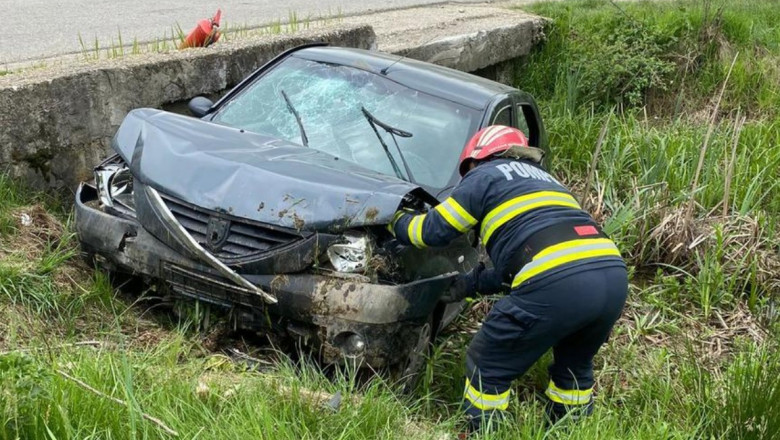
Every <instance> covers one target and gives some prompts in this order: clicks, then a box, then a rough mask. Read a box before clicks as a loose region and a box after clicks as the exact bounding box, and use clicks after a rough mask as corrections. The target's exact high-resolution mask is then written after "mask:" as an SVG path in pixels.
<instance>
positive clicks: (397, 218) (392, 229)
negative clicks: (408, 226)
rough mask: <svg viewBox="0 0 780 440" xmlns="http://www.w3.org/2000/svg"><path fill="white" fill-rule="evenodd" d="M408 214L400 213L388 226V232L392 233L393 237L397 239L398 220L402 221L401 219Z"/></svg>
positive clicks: (396, 214)
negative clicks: (396, 226) (396, 227)
mask: <svg viewBox="0 0 780 440" xmlns="http://www.w3.org/2000/svg"><path fill="white" fill-rule="evenodd" d="M406 214H408V213H407V212H403V211H398V212H396V213H395V215H394V216H393V219H392V220H391V221H390V223H389V224H388V225H387V230H388V231H390V233H391V234H393V237H395V224H396V223H398V220H401V217H403V216H405V215H406Z"/></svg>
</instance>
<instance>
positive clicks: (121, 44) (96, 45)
mask: <svg viewBox="0 0 780 440" xmlns="http://www.w3.org/2000/svg"><path fill="white" fill-rule="evenodd" d="M342 19H343V13H342V11H341V8H339V9H337V10H336V12H333V11H331V10H328V12H327V13H326V14H321V15H319V16H317V17H314V16H312V15H307V16H306V17H301V16H300V15H299V14H298V13H297V12H296V11H292V10H291V11H290V12H289V13H288V15H287V19H286V20H283V19H282V18H277V19H274V20H271V21H270V22H268V23H266V24H263V25H259V26H258V25H250V24H248V23H246V22H243V23H240V22H235V23H234V22H228V21H226V20H222V25H221V26H220V32H221V34H222V35H221V40H222V41H233V40H240V39H246V38H253V37H262V36H269V35H280V34H295V33H298V32H301V31H305V30H309V29H310V28H312V27H315V28H318V27H327V26H330V25H331V24H332V23H334V22H335V23H339V22H341V20H342ZM189 29H190V28H187V29H183V28H182V27H181V25H180V24H179V23H176V25H174V26H172V27H171V30H170V33H168V31H166V32H164V33H163V35H162V36H161V37H157V38H155V39H154V40H151V41H149V42H145V43H143V42H139V41H138V38H137V37H135V38H133V41H132V44H127V42H126V40H123V38H122V31H121V29H117V35H116V37H110V38H109V39H108V41H107V42H105V41H101V40H100V39H99V38H98V37H97V36H96V37H95V38H94V40H91V41H87V40H85V39H84V37H83V36H82V35H81V33H80V32H79V33H78V41H79V47H80V52H81V56H82V58H83V59H84V60H85V61H95V60H99V59H115V58H122V57H125V56H127V55H141V54H144V53H168V52H171V51H176V50H178V48H179V47H180V45H181V43H182V42H183V41H184V40H185V38H186V36H187V34H188V33H189Z"/></svg>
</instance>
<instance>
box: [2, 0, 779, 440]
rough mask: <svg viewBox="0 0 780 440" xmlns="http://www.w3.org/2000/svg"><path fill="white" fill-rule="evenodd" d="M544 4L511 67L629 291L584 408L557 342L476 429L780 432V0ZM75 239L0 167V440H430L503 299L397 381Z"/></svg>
mask: <svg viewBox="0 0 780 440" xmlns="http://www.w3.org/2000/svg"><path fill="white" fill-rule="evenodd" d="M532 9H533V10H534V11H535V12H537V13H540V14H542V15H546V16H548V17H552V18H553V19H554V22H553V23H552V24H551V25H550V27H549V28H548V31H547V32H548V42H547V44H546V45H545V46H543V47H542V48H541V49H540V50H539V51H538V52H536V53H535V54H533V55H532V56H531V57H530V59H529V60H528V62H527V63H526V64H525V65H524V66H523V68H522V69H521V74H520V75H519V77H518V85H519V86H520V87H521V88H523V89H525V90H528V91H530V92H532V93H534V94H535V95H537V96H538V97H539V98H540V99H541V102H540V105H541V108H542V109H543V111H544V113H545V114H544V116H545V121H546V124H547V128H548V130H549V132H550V144H551V147H552V151H553V158H552V163H553V164H554V165H555V167H556V172H557V173H558V174H559V175H560V176H561V177H563V178H565V179H566V180H567V181H568V182H569V183H571V184H572V186H573V187H574V188H575V191H576V193H577V195H578V196H579V197H581V198H582V199H583V201H584V203H585V204H586V206H587V207H588V209H590V210H591V211H592V212H594V214H595V215H597V216H598V217H599V219H601V220H602V221H603V222H604V223H605V225H606V228H607V230H608V231H609V232H610V233H611V234H612V236H613V237H614V238H615V239H616V240H617V241H618V243H619V244H620V247H621V249H622V250H623V253H624V254H625V256H626V258H627V260H628V261H629V264H630V265H631V267H632V290H631V297H630V300H629V304H628V307H627V309H626V312H625V314H624V316H623V318H622V319H621V321H620V323H619V324H618V326H617V327H616V328H615V332H614V334H613V336H612V339H611V341H610V343H609V344H608V345H607V346H606V347H605V348H604V350H603V351H602V353H600V355H599V356H598V357H597V359H596V376H597V390H598V400H597V409H596V412H595V413H594V415H593V416H592V417H591V418H589V419H587V420H585V421H584V422H582V423H580V424H578V425H567V424H564V425H560V426H556V427H554V428H552V429H549V430H548V429H547V428H546V427H545V424H544V420H543V415H542V414H543V411H542V404H543V401H544V400H543V397H542V394H541V393H542V392H543V390H544V387H545V385H546V371H545V365H546V364H547V363H548V362H549V361H550V356H549V355H548V356H546V357H545V358H544V359H543V360H542V361H540V362H539V363H538V364H537V365H535V366H534V368H533V369H532V370H531V371H530V372H529V374H527V375H526V376H525V377H524V378H522V379H521V380H519V381H518V382H517V384H516V386H515V393H514V395H513V402H512V407H511V415H510V420H509V422H508V423H507V424H506V425H505V426H504V427H503V428H502V429H500V430H498V431H496V432H495V433H492V434H488V435H486V436H484V438H496V439H504V438H506V439H509V438H518V437H519V438H538V439H542V438H553V439H556V438H561V439H563V438H574V439H594V438H642V439H645V438H647V439H656V438H657V439H699V438H707V439H771V438H778V437H780V382H778V381H777V380H776V378H777V377H778V375H780V352H779V351H778V350H777V342H776V341H777V340H778V336H780V319H778V314H777V300H778V294H780V256H779V255H778V252H779V250H780V242H779V241H778V237H780V234H778V222H779V220H780V189H779V188H778V183H777V182H778V177H780V175H778V172H779V171H778V170H780V150H779V149H778V148H777V145H778V144H779V143H780V142H779V141H780V114H778V113H777V109H778V108H780V107H778V104H779V99H780V98H778V97H779V96H780V80H779V79H780V76H778V67H777V66H778V62H777V60H778V59H779V58H778V56H779V55H780V27H779V25H778V24H777V23H780V11H778V10H777V8H776V7H775V5H774V1H773V0H746V1H742V2H725V1H723V2H720V3H717V2H702V1H684V2H680V1H669V2H657V3H652V4H650V3H648V2H630V3H617V6H616V5H615V4H613V3H612V2H609V1H601V0H598V1H596V0H582V1H567V2H554V3H540V4H536V5H534V6H532ZM735 59H736V62H735V61H734V60H735ZM732 64H733V68H731V66H732ZM730 68H731V74H730V76H729V75H728V72H729V70H730ZM727 76H728V78H727ZM724 83H726V86H725V88H724V89H723V90H724V93H723V97H722V99H721V100H719V99H718V97H719V95H720V90H721V89H722V88H723V84H724ZM719 102H720V103H719ZM718 103H719V104H718ZM743 118H746V119H744V120H743ZM602 131H604V132H605V136H603V141H602V142H599V138H600V134H601V133H602ZM708 132H711V134H710V135H709V136H708ZM705 139H709V140H708V141H705ZM594 157H595V158H596V159H597V160H595V161H594ZM700 159H701V160H703V162H701V164H702V166H699V164H700ZM594 163H595V164H596V165H595V166H593V165H592V164H594ZM697 176H698V177H697ZM77 254H78V252H77V248H76V243H75V238H74V236H73V232H72V230H71V228H70V227H69V213H68V211H67V210H66V209H64V208H62V207H60V206H59V205H58V204H57V203H56V201H53V200H50V199H48V198H46V197H45V196H43V195H40V194H30V193H26V192H25V191H23V190H21V189H20V188H18V187H16V186H15V185H14V184H13V183H12V182H11V181H9V180H8V179H3V178H0V417H2V426H1V427H0V438H9V439H10V438H170V437H173V434H171V433H170V431H171V430H172V431H175V432H176V433H177V434H178V437H181V438H195V437H199V438H235V437H239V436H241V437H251V438H268V439H299V438H342V439H362V438H387V439H391V438H392V439H395V438H398V437H401V436H402V437H407V438H436V439H438V438H452V433H454V432H456V431H457V430H458V429H459V428H460V426H461V422H462V421H461V419H460V418H459V417H460V413H459V410H458V406H459V403H460V399H461V393H462V389H463V383H462V373H463V367H462V357H463V352H464V347H465V346H466V344H467V343H468V340H469V337H470V333H471V332H473V331H474V330H475V328H476V325H477V324H476V323H477V322H478V320H479V319H480V317H481V316H484V313H485V312H486V310H488V309H489V305H490V302H491V301H492V298H486V299H484V300H481V301H477V302H475V303H473V304H472V305H471V307H470V309H469V311H468V313H466V315H465V316H464V317H463V318H462V319H460V320H459V321H458V322H457V323H456V325H455V327H454V328H453V329H451V330H450V331H449V333H448V334H446V335H445V336H444V337H443V340H442V341H441V342H440V344H439V345H438V346H437V348H436V349H435V351H434V353H433V355H432V357H431V359H430V361H429V363H428V365H427V370H426V373H427V374H426V378H425V380H423V383H422V384H421V385H420V387H419V389H418V390H417V392H416V394H415V395H413V396H401V395H400V394H398V393H397V392H396V387H395V386H394V384H393V383H390V382H388V381H386V380H383V379H382V378H381V377H373V378H370V379H366V378H365V377H360V375H357V374H355V371H354V369H351V368H347V369H344V370H339V371H330V370H329V371H321V370H320V369H319V368H318V367H317V366H316V364H315V363H313V362H309V361H307V360H305V359H304V360H296V361H293V360H290V359H288V358H286V357H284V356H282V355H279V354H273V355H270V356H269V349H268V348H265V347H264V346H263V345H257V344H245V343H244V342H243V341H242V340H241V339H237V338H235V337H231V338H224V329H223V328H222V327H221V326H220V325H219V324H216V325H215V324H213V323H211V324H208V323H207V321H208V320H205V319H203V316H204V315H207V313H204V312H203V309H202V308H194V309H193V308H191V309H189V310H184V312H183V313H180V314H178V315H175V314H172V313H170V312H168V311H164V310H163V309H162V308H157V307H156V306H155V307H153V306H152V305H157V304H159V301H154V302H152V301H151V300H150V298H152V297H154V295H155V293H154V292H146V295H144V296H142V297H140V298H139V297H138V296H137V294H136V295H133V296H128V295H127V294H125V293H123V290H121V289H117V288H116V283H112V282H111V281H110V280H109V279H108V278H107V277H106V276H105V275H103V274H102V273H101V272H99V271H94V270H92V269H91V268H89V267H86V266H85V265H84V264H83V263H81V262H80V259H79V258H78V257H77ZM212 321H213V320H212ZM231 349H237V350H238V351H240V352H241V353H244V355H241V356H235V353H236V351H235V350H231ZM78 381H80V382H78ZM85 385H88V386H90V387H92V389H88V388H87V387H85ZM337 392H340V393H341V395H342V397H343V399H342V403H341V405H340V407H339V408H338V409H337V410H335V411H334V410H332V409H327V408H325V405H324V402H325V401H327V400H328V399H329V398H330V397H331V396H332V395H333V394H335V393H337ZM111 398H113V399H117V400H118V401H119V403H118V402H117V401H114V400H111ZM144 415H146V416H144ZM149 417H153V418H155V420H157V422H155V421H153V420H151V419H150V418H149ZM158 422H159V423H158ZM166 428H167V429H166ZM448 436H449V437H448Z"/></svg>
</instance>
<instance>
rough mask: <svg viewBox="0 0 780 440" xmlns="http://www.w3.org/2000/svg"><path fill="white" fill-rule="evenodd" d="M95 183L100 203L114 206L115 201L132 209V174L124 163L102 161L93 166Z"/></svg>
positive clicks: (105, 205)
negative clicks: (100, 163) (95, 166)
mask: <svg viewBox="0 0 780 440" xmlns="http://www.w3.org/2000/svg"><path fill="white" fill-rule="evenodd" d="M95 185H96V186H97V191H98V197H99V198H100V203H101V204H102V205H103V206H104V207H111V208H113V207H114V204H115V202H116V203H119V204H120V205H123V206H124V207H126V208H129V209H133V208H134V203H133V175H132V173H130V169H129V168H128V167H127V165H126V164H125V163H123V162H122V163H104V164H102V165H100V166H98V167H97V168H95Z"/></svg>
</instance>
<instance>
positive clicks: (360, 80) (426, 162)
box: [213, 57, 481, 189]
mask: <svg viewBox="0 0 780 440" xmlns="http://www.w3.org/2000/svg"><path fill="white" fill-rule="evenodd" d="M282 92H284V93H282ZM285 95H286V96H287V99H288V100H289V104H291V105H292V106H293V108H294V109H295V111H296V112H297V113H298V114H299V116H300V122H301V124H300V125H299V123H298V121H297V119H296V116H295V112H293V111H291V109H290V106H289V105H288V103H287V102H286V99H285ZM362 107H365V108H366V109H367V110H368V111H369V112H371V114H373V115H374V116H375V117H376V118H377V119H379V120H381V121H382V122H384V123H386V124H388V125H390V126H393V127H396V128H398V129H400V130H404V131H406V132H409V133H411V134H412V136H411V137H401V136H396V139H395V141H397V142H398V147H399V148H400V150H401V153H402V155H403V160H405V161H406V163H407V164H408V166H409V169H410V170H411V174H412V176H414V181H415V183H417V184H420V185H423V186H427V187H430V188H435V189H442V188H445V187H447V186H448V183H449V182H450V179H451V178H452V176H453V173H454V170H455V169H456V167H457V162H458V157H459V156H460V152H461V150H462V149H463V146H464V145H465V143H466V141H467V140H468V137H469V135H470V133H473V132H474V131H476V127H477V124H478V123H479V118H480V116H481V113H480V112H478V111H476V110H473V109H471V108H469V107H465V106H461V105H459V104H456V103H453V102H450V101H447V100H444V99H440V98H437V97H434V96H431V95H428V94H425V93H422V92H419V91H417V90H414V89H410V88H408V87H405V86H402V85H400V84H398V83H396V82H394V81H391V80H389V79H387V78H384V77H382V76H380V75H378V74H375V73H372V72H367V71H365V70H361V69H356V68H353V67H348V66H342V65H335V64H326V63H320V62H316V61H310V60H304V59H300V58H295V57H290V58H288V59H287V60H285V61H284V62H282V63H281V64H279V65H278V66H277V67H275V68H273V69H272V70H271V71H270V72H268V73H266V74H265V75H264V76H263V77H262V78H261V79H260V80H258V81H256V82H255V83H254V84H252V85H251V86H249V87H247V89H246V90H244V91H243V92H242V93H241V94H239V96H237V97H236V98H234V99H233V100H232V101H230V102H229V103H228V104H226V105H225V106H224V107H223V108H222V109H221V110H220V111H219V112H218V113H217V115H216V116H215V118H214V119H213V121H214V122H217V123H221V124H225V125H229V126H232V127H237V128H243V129H245V130H249V131H254V132H257V133H263V134H267V135H271V136H274V137H277V138H281V139H285V140H287V141H290V142H294V143H297V144H300V145H304V141H303V136H302V133H303V132H305V136H306V137H307V138H308V147H309V148H314V149H317V150H320V151H324V152H326V153H329V154H332V155H333V156H337V157H339V158H341V159H346V160H349V161H351V162H354V163H356V164H359V165H361V166H364V167H366V168H369V169H372V170H374V171H378V172H380V173H384V174H388V175H391V176H395V175H396V172H395V171H394V170H393V165H392V161H391V160H390V159H389V158H388V157H387V153H386V152H385V151H384V149H383V147H382V143H381V142H380V141H379V140H378V139H377V134H376V133H374V132H373V130H372V128H371V125H370V124H369V122H368V121H367V120H366V116H365V115H364V114H363V112H362V111H361V108H362ZM301 126H302V127H303V130H302V129H301ZM379 135H380V136H382V138H383V140H384V141H385V143H386V144H387V145H389V151H390V154H392V155H393V158H394V159H395V161H396V162H397V163H399V164H400V163H402V161H403V160H402V158H401V156H400V155H399V154H398V149H396V146H395V143H394V140H393V138H392V136H391V135H390V134H389V133H387V132H386V131H384V130H381V129H380V130H379Z"/></svg>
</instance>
